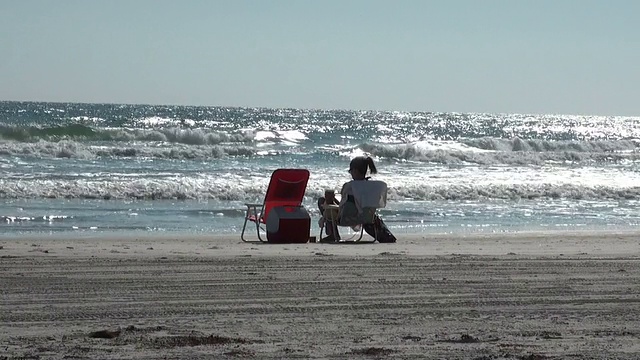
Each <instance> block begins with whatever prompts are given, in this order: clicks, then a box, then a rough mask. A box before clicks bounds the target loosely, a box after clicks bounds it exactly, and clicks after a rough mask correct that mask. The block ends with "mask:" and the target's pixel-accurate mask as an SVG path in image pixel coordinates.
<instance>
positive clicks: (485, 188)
mask: <svg viewBox="0 0 640 360" xmlns="http://www.w3.org/2000/svg"><path fill="white" fill-rule="evenodd" d="M267 181H268V179H266V178H265V179H262V181H254V180H246V179H245V180H242V179H238V178H233V177H232V178H229V179H227V178H220V177H208V178H190V177H175V178H164V179H137V180H133V181H127V180H108V181H105V180H101V181H95V180H86V179H81V180H63V179H56V180H43V179H34V180H16V179H0V198H4V199H23V198H43V199H44V198H50V199H55V198H69V199H76V198H80V199H105V200H110V199H144V200H162V199H177V200H190V199H198V200H200V199H213V200H225V201H254V200H257V201H261V200H262V199H263V197H264V192H265V190H266V186H267ZM324 187H325V186H314V185H313V184H310V187H309V188H308V189H307V196H308V197H309V198H308V199H307V200H308V201H312V200H313V197H315V196H318V195H319V194H321V193H322V191H323V190H322V189H323V188H324ZM482 199H504V200H520V199H529V200H532V199H573V200H603V199H614V200H639V199H640V187H637V186H636V187H617V186H588V185H580V184H540V183H528V184H482V185H475V184H459V183H458V184H450V185H428V184H412V185H399V186H391V187H390V188H389V200H392V201H394V200H418V201H420V200H423V201H424V200H450V201H464V200H482ZM54 220H55V219H54ZM5 221H6V220H5ZM49 221H51V220H49Z"/></svg>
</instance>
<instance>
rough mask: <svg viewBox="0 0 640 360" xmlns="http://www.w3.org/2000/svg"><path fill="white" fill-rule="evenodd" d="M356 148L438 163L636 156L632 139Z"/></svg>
mask: <svg viewBox="0 0 640 360" xmlns="http://www.w3.org/2000/svg"><path fill="white" fill-rule="evenodd" d="M357 150H358V151H351V152H349V153H348V154H349V155H354V154H357V153H359V152H361V153H363V154H369V155H372V156H375V157H377V158H387V159H400V160H410V161H419V162H433V163H439V164H460V163H473V164H480V165H494V164H505V165H539V164H543V163H545V162H586V161H591V162H619V161H637V160H640V153H639V152H637V151H636V147H635V143H634V142H633V141H610V142H609V141H586V142H541V141H522V140H507V141H502V140H499V139H498V140H496V139H491V140H487V139H478V140H473V141H472V140H468V141H465V142H464V143H463V144H459V145H458V146H452V144H444V146H433V144H432V145H425V144H424V143H411V144H393V145H391V144H369V143H365V144H361V145H359V146H358V148H357Z"/></svg>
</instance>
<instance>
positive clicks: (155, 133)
mask: <svg viewBox="0 0 640 360" xmlns="http://www.w3.org/2000/svg"><path fill="white" fill-rule="evenodd" d="M254 138H255V132H253V131H248V130H247V131H241V132H235V133H227V132H220V131H213V130H206V129H184V128H178V127H171V128H160V129H123V128H119V129H115V128H113V129H105V128H93V127H90V126H86V125H81V124H71V125H64V126H52V127H36V126H28V127H21V126H6V125H2V126H0V139H5V140H14V141H19V142H37V141H39V140H46V141H62V140H83V141H155V142H168V143H177V144H188V145H217V144H222V143H248V142H252V141H253V140H254Z"/></svg>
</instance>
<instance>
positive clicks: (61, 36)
mask: <svg viewBox="0 0 640 360" xmlns="http://www.w3.org/2000/svg"><path fill="white" fill-rule="evenodd" d="M638 14H640V1H635V0H610V1H605V0H602V1H594V0H573V1H570V0H530V1H529V0H442V1H435V0H434V1H429V0H396V1H391V0H389V1H381V0H337V1H333V0H321V1H318V0H227V1H216V0H185V1H174V0H171V1H164V0H102V1H99V0H95V1H92V0H56V1H54V0H20V1H18V0H0V100H21V101H53V102H90V103H134V104H136V103H143V104H180V105H217V106H243V107H286V108H312V109H361V110H399V111H437V112H440V111H442V112H489V113H534V114H540V113H556V114H557V113H562V114H585V115H587V114H591V115H630V116H637V115H640V65H638V64H640V21H638V18H637V16H638Z"/></svg>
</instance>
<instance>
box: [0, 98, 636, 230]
mask: <svg viewBox="0 0 640 360" xmlns="http://www.w3.org/2000/svg"><path fill="white" fill-rule="evenodd" d="M639 139H640V117H615V116H610V117H605V116H577V115H522V114H459V113H430V112H381V111H349V110H299V109H267V108H227V107H193V106H151V105H117V104H75V103H33V102H0V199H1V201H0V236H3V235H11V236H15V235H17V234H18V235H19V234H35V233H37V234H49V233H56V234H60V233H70V234H71V233H74V234H82V233H101V232H109V233H113V232H116V231H121V232H146V233H153V232H181V233H184V232H197V233H212V234H228V233H238V232H239V231H240V229H241V227H242V221H243V215H244V206H243V204H244V203H245V202H261V201H262V199H263V196H264V192H265V190H266V187H267V184H268V180H269V176H270V174H271V172H272V171H273V170H275V169H276V168H281V167H289V168H291V167H295V168H307V169H309V170H310V171H311V174H312V175H311V179H310V181H309V186H308V189H307V196H306V198H305V205H306V206H307V208H308V209H309V210H310V212H311V214H312V215H313V216H317V215H318V211H317V209H316V208H315V206H314V199H315V198H316V197H317V196H319V195H321V194H322V193H323V191H324V189H325V188H335V189H337V190H339V189H340V187H341V185H342V183H344V182H345V181H348V180H349V174H348V173H347V171H346V169H347V167H348V163H349V159H350V158H352V157H353V156H357V155H363V154H369V155H371V156H372V157H373V158H374V159H375V160H376V162H377V164H378V169H379V174H378V175H377V176H376V178H378V179H381V180H384V181H386V182H387V183H388V184H389V187H390V191H389V204H388V207H387V208H386V209H384V210H382V212H381V214H382V217H383V218H384V220H385V222H386V223H387V224H388V225H389V227H390V228H391V229H392V230H393V231H394V232H396V233H458V232H503V231H522V230H541V229H569V230H572V229H573V230H581V229H614V228H615V229H631V228H637V227H638V226H639V224H640V214H639V212H638V203H639V200H640V185H639V184H640V182H639V180H640V162H639V160H640V151H639V147H638V146H639V144H640V143H639ZM312 223H313V224H315V221H312ZM316 230H317V229H314V231H316Z"/></svg>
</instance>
